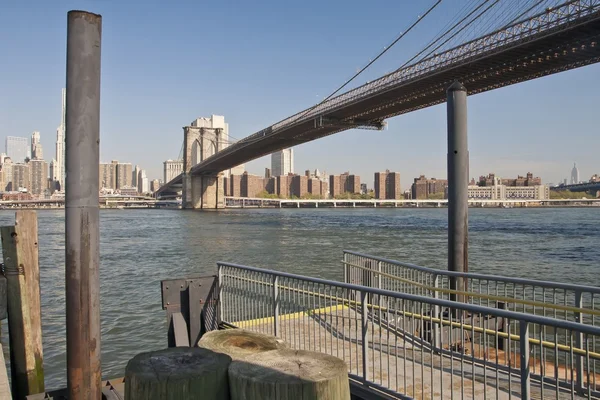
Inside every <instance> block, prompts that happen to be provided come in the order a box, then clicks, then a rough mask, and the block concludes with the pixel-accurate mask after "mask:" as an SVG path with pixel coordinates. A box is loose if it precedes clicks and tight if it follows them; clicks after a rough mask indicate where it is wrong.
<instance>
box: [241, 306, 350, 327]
mask: <svg viewBox="0 0 600 400" xmlns="http://www.w3.org/2000/svg"><path fill="white" fill-rule="evenodd" d="M346 308H348V307H347V306H345V305H343V304H338V305H335V306H329V307H322V308H316V309H312V310H305V311H299V312H295V313H291V314H283V315H280V316H279V318H278V319H279V320H280V321H289V320H292V319H297V318H300V317H304V316H307V315H314V314H324V313H328V312H333V311H341V310H344V309H346ZM273 321H274V317H264V318H257V319H250V320H247V321H239V322H232V324H233V325H235V326H237V327H239V328H246V327H249V326H256V325H262V324H272V323H273Z"/></svg>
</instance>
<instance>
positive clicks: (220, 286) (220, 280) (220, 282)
mask: <svg viewBox="0 0 600 400" xmlns="http://www.w3.org/2000/svg"><path fill="white" fill-rule="evenodd" d="M217 271H218V272H217V285H218V292H217V293H218V296H219V303H218V307H219V312H218V316H219V317H218V318H219V321H218V324H219V325H221V323H222V322H223V266H222V265H221V264H217Z"/></svg>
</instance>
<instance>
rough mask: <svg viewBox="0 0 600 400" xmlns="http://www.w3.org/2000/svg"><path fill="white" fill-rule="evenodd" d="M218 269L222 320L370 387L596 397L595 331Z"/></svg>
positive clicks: (435, 393) (420, 393)
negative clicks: (336, 362)
mask: <svg viewBox="0 0 600 400" xmlns="http://www.w3.org/2000/svg"><path fill="white" fill-rule="evenodd" d="M218 269H219V280H218V282H219V299H220V307H219V310H220V311H219V314H220V321H221V323H222V326H232V327H239V328H245V329H250V330H254V331H259V332H263V333H268V334H273V335H276V336H278V337H281V338H282V339H284V340H286V341H287V342H288V343H290V345H291V346H292V347H294V348H296V349H309V350H313V351H320V352H324V353H328V354H331V355H334V356H337V357H340V358H342V359H344V360H345V361H346V362H347V364H348V368H349V375H350V377H351V378H352V379H354V380H356V381H357V382H360V383H361V384H362V385H363V386H365V387H367V388H369V389H370V390H373V391H375V392H377V391H378V392H379V393H381V392H384V393H387V394H390V395H392V396H396V397H406V396H408V397H412V398H446V397H448V398H450V397H453V396H456V397H459V396H460V397H461V398H486V397H488V396H489V397H490V398H507V399H510V398H531V397H537V398H548V397H554V398H557V399H558V398H564V397H568V398H574V397H579V396H582V397H584V398H600V391H599V385H598V382H600V380H599V378H600V376H597V375H596V372H595V371H596V370H597V369H598V367H600V354H599V353H597V352H595V351H592V350H591V346H592V343H594V342H595V341H596V340H598V338H600V328H599V327H595V326H591V325H587V324H581V323H576V322H572V321H565V320H560V319H554V318H548V317H544V316H541V315H534V314H525V313H519V312H514V311H510V310H503V309H498V308H493V307H486V306H481V305H475V304H467V303H460V302H454V301H449V300H445V299H442V298H439V296H438V297H435V296H432V295H429V294H427V293H425V295H416V294H410V293H406V292H396V291H390V290H385V289H380V288H374V287H368V286H361V285H355V284H350V283H343V282H337V281H329V280H324V279H318V278H311V277H305V276H300V275H295V274H289V273H284V272H277V271H270V270H265V269H259V268H254V267H248V266H242V265H236V264H230V263H218ZM578 338H579V339H580V340H579V339H578ZM535 354H537V355H538V356H532V355H535ZM580 361H581V362H582V365H581V368H579V367H578V366H577V364H578V363H579V362H580ZM578 382H579V383H578Z"/></svg>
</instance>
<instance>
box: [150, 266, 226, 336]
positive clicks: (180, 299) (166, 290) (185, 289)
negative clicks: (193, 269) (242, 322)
mask: <svg viewBox="0 0 600 400" xmlns="http://www.w3.org/2000/svg"><path fill="white" fill-rule="evenodd" d="M161 295H162V307H163V310H166V311H167V325H168V341H169V347H176V346H195V345H196V343H198V340H199V339H200V337H201V336H202V335H203V334H204V333H205V332H208V331H212V330H215V329H218V326H219V324H218V323H219V321H218V320H217V318H218V315H219V314H218V312H217V307H218V303H219V302H218V288H217V277H216V276H215V275H212V276H203V277H195V278H183V279H168V280H164V281H161ZM184 337H186V338H187V340H184Z"/></svg>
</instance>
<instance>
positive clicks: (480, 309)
mask: <svg viewBox="0 0 600 400" xmlns="http://www.w3.org/2000/svg"><path fill="white" fill-rule="evenodd" d="M217 265H218V266H220V267H230V268H237V269H240V270H246V271H252V272H257V273H261V274H265V275H275V276H279V277H283V278H289V279H295V280H299V281H304V282H312V283H316V284H322V285H327V286H335V287H339V288H344V289H350V290H356V291H359V292H367V293H372V294H377V295H381V296H387V297H391V298H397V299H403V300H409V301H415V302H420V303H426V304H432V305H438V306H441V307H447V308H452V309H461V310H465V311H470V312H471V313H475V314H487V315H493V316H496V317H503V318H506V319H509V320H515V321H525V322H531V323H535V324H539V325H547V326H551V327H555V328H562V329H567V330H572V331H576V332H581V333H587V334H590V335H594V336H600V327H596V326H592V325H586V324H581V323H576V322H571V321H565V320H560V319H553V318H548V317H544V316H539V315H533V314H526V313H521V312H516V311H509V310H503V309H498V308H492V307H485V306H479V305H475V304H468V303H460V302H455V301H450V300H443V299H437V298H431V297H427V296H418V295H413V294H408V293H400V292H393V291H391V290H385V289H378V288H371V287H367V286H360V285H354V284H351V283H345V282H338V281H330V280H326V279H321V278H313V277H308V276H303V275H296V274H291V273H289V272H281V271H274V270H268V269H263V268H257V267H250V266H245V265H239V264H234V263H227V262H222V261H219V262H217ZM346 301H349V300H346Z"/></svg>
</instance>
